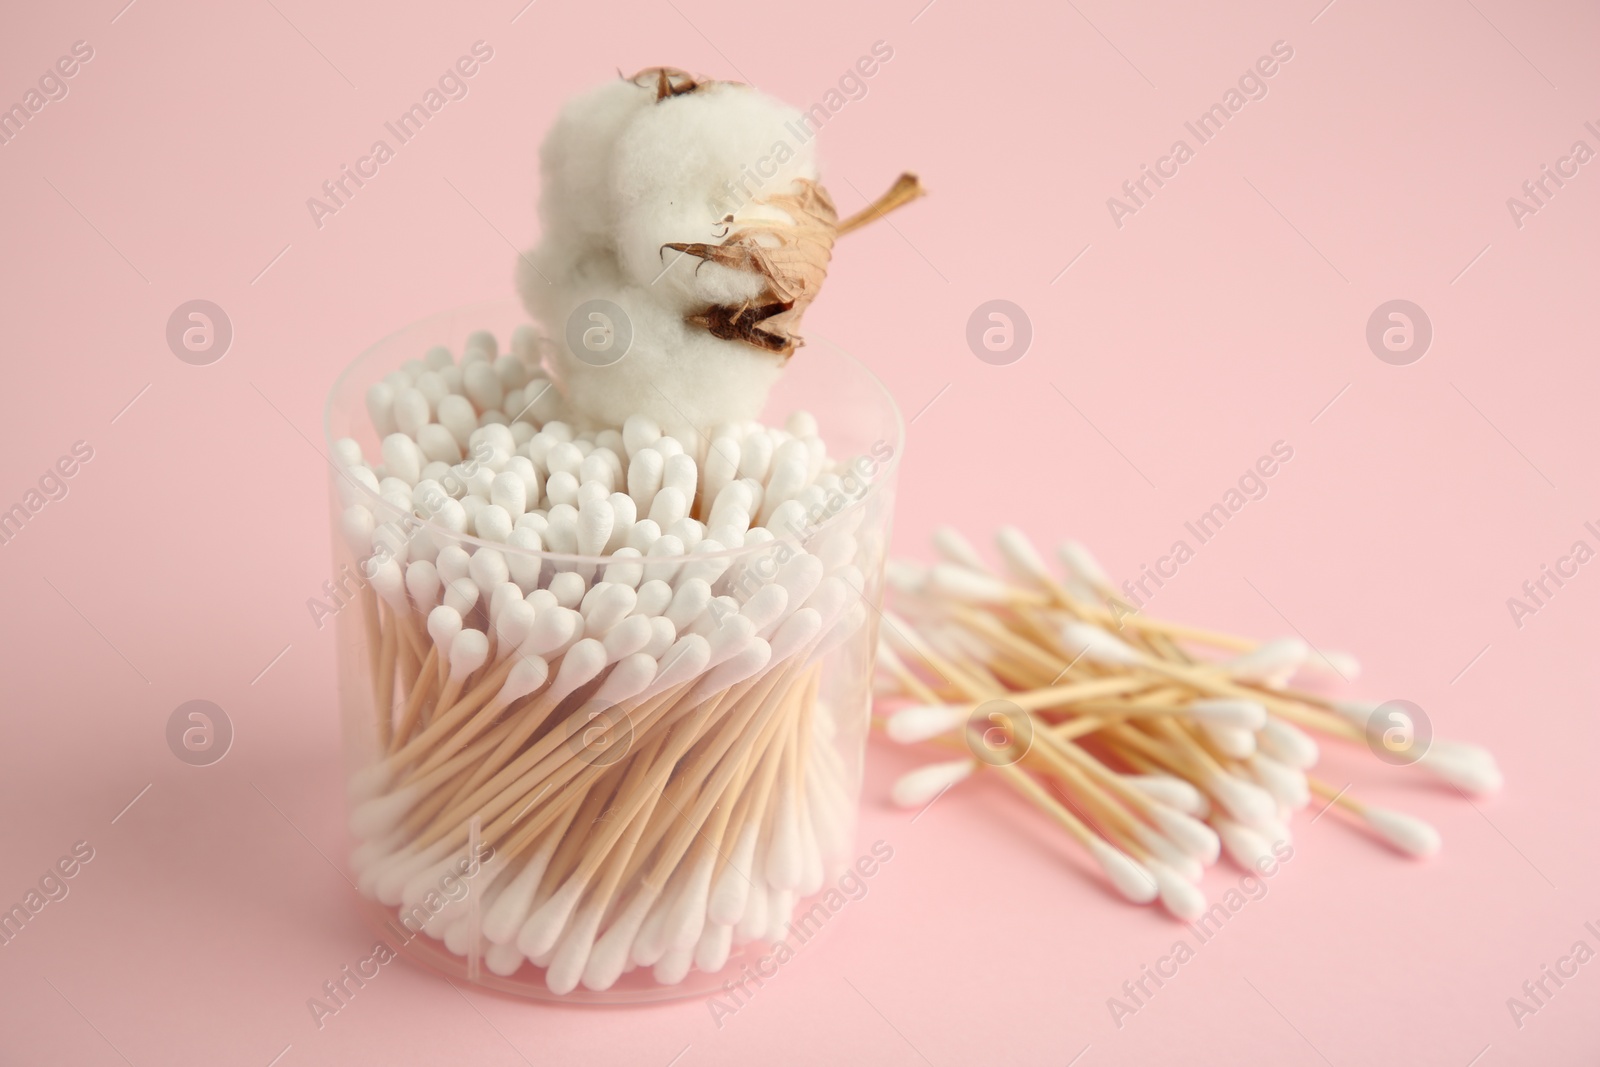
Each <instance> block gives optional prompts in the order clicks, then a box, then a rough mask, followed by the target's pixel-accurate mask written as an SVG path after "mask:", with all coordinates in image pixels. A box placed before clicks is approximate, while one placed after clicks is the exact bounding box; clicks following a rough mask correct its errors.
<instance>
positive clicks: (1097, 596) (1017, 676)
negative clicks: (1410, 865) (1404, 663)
mask: <svg viewBox="0 0 1600 1067" xmlns="http://www.w3.org/2000/svg"><path fill="white" fill-rule="evenodd" d="M997 540H998V547H999V551H1000V555H1001V557H1002V558H1003V559H1004V562H1005V567H1004V570H1003V571H1002V572H997V571H996V570H994V569H992V568H991V567H990V566H989V565H988V564H987V563H986V562H985V560H984V559H983V558H982V557H981V556H980V555H979V554H978V553H977V552H976V551H975V550H974V549H973V548H972V546H971V545H970V544H969V543H968V542H967V541H966V540H965V539H963V538H962V537H961V536H960V535H959V534H958V533H956V532H955V531H954V530H951V529H948V528H946V529H942V530H940V531H939V532H938V533H937V534H936V536H935V545H936V547H937V549H938V551H939V553H940V555H941V557H942V562H939V563H937V564H935V565H933V566H931V567H920V566H916V565H909V564H903V563H894V564H891V568H890V584H891V587H892V589H893V590H894V606H895V609H896V612H897V614H889V615H886V616H885V625H884V626H883V627H882V628H881V630H880V642H881V644H880V649H879V659H878V669H879V677H880V685H879V692H880V694H883V695H888V696H891V697H902V698H907V699H909V700H911V701H914V702H916V703H913V704H911V705H909V706H904V707H901V708H899V710H897V711H895V712H894V713H893V714H892V715H890V716H889V717H888V718H887V719H886V720H885V721H884V723H883V725H884V728H885V730H886V732H887V733H888V735H889V736H890V737H891V738H892V739H894V740H896V741H899V742H902V743H905V744H915V743H921V742H928V741H931V742H937V743H943V744H946V745H950V746H954V747H957V748H961V749H963V750H964V752H965V753H966V754H965V755H964V756H963V757H962V758H959V759H955V760H949V761H941V762H937V763H933V764H929V765H927V766H925V767H922V768H920V769H918V770H916V771H913V772H911V773H910V774H908V775H906V776H905V777H903V778H902V779H901V780H900V781H899V782H898V783H896V785H895V788H894V797H895V800H896V801H897V802H898V803H900V804H902V805H904V806H907V807H920V806H922V805H925V804H928V803H930V802H931V801H932V800H933V799H934V798H935V797H937V796H939V795H940V794H942V793H943V792H944V791H945V790H947V789H949V788H951V787H952V786H953V785H955V784H956V783H958V782H960V781H962V780H963V779H965V778H966V777H968V776H969V775H971V774H972V773H973V772H974V771H976V770H979V769H984V770H992V771H993V772H994V773H995V774H998V775H1000V776H1001V777H1003V778H1004V779H1005V780H1006V781H1007V782H1008V783H1009V784H1010V785H1011V786H1013V787H1014V788H1015V789H1016V790H1017V791H1018V792H1020V793H1021V794H1022V795H1023V796H1025V797H1026V798H1027V799H1028V800H1029V801H1030V802H1032V803H1033V804H1035V805H1037V806H1038V807H1039V808H1040V809H1042V810H1043V811H1044V812H1046V813H1047V814H1048V815H1049V816H1050V817H1051V818H1052V819H1054V820H1055V821H1056V822H1057V823H1058V824H1060V825H1061V826H1062V827H1063V828H1064V829H1065V830H1066V831H1067V832H1068V833H1069V834H1070V835H1071V836H1072V837H1073V838H1074V839H1075V840H1076V841H1078V843H1079V844H1081V845H1082V846H1083V847H1084V848H1085V849H1087V850H1088V851H1089V852H1090V854H1091V855H1092V856H1093V857H1094V859H1095V860H1096V862H1097V863H1098V864H1099V866H1100V867H1101V868H1102V870H1103V871H1104V872H1105V874H1106V875H1107V877H1108V879H1109V880H1110V881H1111V883H1112V884H1113V886H1114V887H1115V888H1116V889H1117V890H1118V891H1119V892H1120V893H1121V894H1122V895H1123V896H1125V897H1126V898H1128V899H1129V900H1132V901H1134V902H1136V903H1149V902H1151V901H1154V900H1156V899H1159V900H1160V901H1161V902H1162V904H1163V905H1164V906H1165V907H1166V908H1167V909H1168V910H1169V911H1170V912H1172V914H1174V915H1176V916H1178V917H1180V918H1184V919H1193V918H1195V917H1196V916H1198V915H1199V914H1200V913H1201V912H1203V911H1204V909H1205V906H1206V901H1205V897H1204V896H1203V894H1202V893H1201V891H1200V890H1199V888H1198V887H1197V886H1196V884H1195V883H1196V882H1197V881H1198V880H1199V879H1200V877H1201V875H1202V874H1203V871H1204V869H1205V867H1207V866H1209V865H1210V864H1212V863H1215V862H1216V861H1217V859H1218V857H1219V856H1220V855H1221V854H1222V853H1223V852H1226V853H1227V854H1228V856H1229V858H1230V859H1232V860H1233V861H1234V862H1235V863H1237V864H1238V865H1239V866H1241V867H1243V868H1245V869H1247V870H1248V869H1252V868H1256V867H1258V865H1260V864H1263V863H1265V862H1267V861H1268V860H1269V858H1270V856H1271V854H1272V850H1273V846H1274V845H1279V846H1280V847H1281V844H1282V843H1286V842H1287V841H1288V840H1289V829H1288V821H1289V817H1290V814H1291V813H1292V812H1293V811H1294V810H1296V809H1299V808H1303V807H1305V806H1306V805H1307V804H1308V803H1309V802H1310V799H1311V796H1312V794H1318V795H1320V796H1322V797H1324V798H1326V801H1325V803H1326V806H1327V807H1331V808H1333V809H1335V810H1338V811H1340V812H1343V813H1344V814H1345V815H1347V816H1349V817H1350V818H1351V819H1353V820H1354V821H1356V822H1357V823H1360V824H1363V825H1365V826H1366V827H1367V828H1368V829H1369V830H1370V831H1371V832H1373V833H1375V834H1376V835H1378V836H1379V837H1380V838H1382V839H1383V840H1385V841H1386V842H1387V843H1389V844H1390V845H1391V846H1393V847H1394V848H1396V849H1398V850H1399V851H1401V852H1403V853H1406V854H1408V855H1412V856H1426V855H1429V854H1431V853H1433V852H1435V851H1437V849H1438V847H1439V836H1438V834H1437V833H1436V832H1435V831H1434V830H1433V828H1432V827H1430V826H1428V825H1427V824H1426V823H1424V822H1422V821H1420V820H1418V819H1416V818H1414V817H1412V816H1409V815H1406V814H1403V813H1400V812H1396V811H1391V810H1388V809H1385V808H1380V807H1376V806H1373V805H1370V804H1366V803H1363V802H1361V801H1360V800H1358V799H1356V798H1355V797H1353V796H1352V795H1351V794H1350V791H1349V790H1348V789H1347V788H1337V787H1335V786H1333V785H1331V784H1329V783H1327V782H1324V781H1321V780H1319V779H1317V778H1315V777H1312V776H1311V775H1309V774H1308V773H1307V771H1308V770H1309V769H1310V768H1311V767H1313V766H1314V765H1315V764H1316V762H1317V758H1318V754H1319V747H1318V743H1317V741H1316V740H1314V739H1313V737H1312V734H1313V733H1315V734H1320V735H1322V736H1323V737H1325V738H1330V739H1335V740H1337V741H1342V742H1351V743H1354V744H1358V745H1361V744H1367V743H1371V744H1373V745H1374V746H1379V747H1375V748H1374V751H1381V752H1382V753H1386V754H1388V755H1389V756H1390V757H1391V758H1389V760H1388V761H1389V762H1392V763H1410V764H1414V765H1416V766H1417V767H1419V768H1421V769H1422V770H1425V771H1428V772H1431V773H1432V774H1434V775H1435V776H1436V777H1437V778H1439V779H1440V780H1442V781H1443V782H1445V783H1448V784H1450V785H1453V786H1455V787H1457V788H1459V789H1461V790H1463V791H1465V792H1473V793H1483V792H1488V791H1491V790H1493V789H1496V788H1498V787H1499V784H1500V774H1499V771H1498V769H1497V768H1496V767H1495V764H1494V761H1493V759H1492V757H1491V756H1490V755H1489V754H1488V753H1487V752H1486V751H1484V750H1483V749H1480V748H1478V747H1476V746H1473V745H1466V744H1461V743H1456V742H1447V741H1443V740H1438V739H1429V738H1427V737H1424V736H1419V735H1417V733H1416V732H1415V728H1416V724H1415V723H1412V722H1410V721H1409V720H1406V716H1405V712H1404V711H1403V710H1401V709H1398V708H1395V707H1391V706H1389V705H1378V704H1373V703H1369V702H1363V701H1349V700H1336V699H1332V698H1329V697H1326V696H1323V695H1321V694H1320V693H1317V692H1313V691H1309V690H1306V689H1302V688H1292V687H1291V686H1290V684H1289V682H1290V680H1291V679H1292V677H1293V676H1294V675H1295V674H1297V673H1298V672H1301V671H1305V670H1308V669H1315V668H1316V667H1317V666H1318V665H1320V666H1321V667H1322V668H1324V669H1325V670H1326V671H1328V672H1330V673H1334V674H1339V675H1343V676H1350V675H1353V674H1354V673H1355V671H1356V669H1357V668H1356V664H1355V660H1354V658H1353V657H1350V656H1348V655H1345V654H1342V653H1334V652H1330V653H1327V654H1326V655H1324V654H1322V653H1319V652H1315V651H1313V650H1311V649H1310V648H1308V647H1307V645H1306V644H1305V642H1304V641H1301V640H1298V639H1293V638H1290V639H1277V640H1273V641H1267V642H1257V641H1253V640H1250V639H1247V638H1241V637H1237V636H1234V635H1230V634H1224V633H1219V632H1216V631H1212V630H1207V629H1204V628H1200V627H1194V626H1187V625H1183V624H1180V623H1173V622H1169V621H1166V620H1161V619H1157V618H1153V617H1151V616H1149V615H1147V614H1145V613H1143V612H1141V611H1139V610H1137V609H1135V608H1134V606H1133V605H1131V604H1129V603H1128V602H1127V601H1126V600H1125V599H1124V598H1123V597H1122V596H1121V595H1120V594H1119V593H1117V592H1116V591H1115V589H1114V588H1113V587H1112V585H1111V582H1110V581H1109V580H1108V579H1107V578H1106V576H1105V574H1104V572H1103V571H1102V570H1101V569H1100V567H1099V565H1098V564H1097V563H1096V562H1095V561H1094V559H1093V557H1092V556H1090V555H1089V553H1088V552H1087V550H1085V549H1084V548H1083V547H1082V546H1081V545H1078V544H1076V543H1071V542H1069V543H1067V544H1065V545H1063V546H1061V549H1060V552H1059V555H1060V557H1061V560H1062V563H1063V565H1064V566H1063V568H1062V571H1061V573H1060V574H1059V575H1058V574H1057V573H1056V572H1054V571H1052V569H1051V568H1050V567H1048V566H1047V565H1046V564H1045V563H1044V561H1043V559H1042V557H1041V556H1040V554H1039V553H1038V552H1037V550H1036V549H1035V548H1034V547H1033V545H1032V544H1031V543H1030V542H1029V541H1028V539H1027V538H1026V537H1025V536H1024V535H1023V534H1022V533H1021V532H1020V531H1018V530H1016V529H1014V528H1007V529H1004V530H1002V531H1001V532H1000V534H999V536H998V539H997ZM1217 653H1222V654H1223V656H1222V657H1220V658H1219V657H1218V656H1217ZM1401 720H1404V721H1401ZM1408 728H1409V729H1408ZM1396 738H1399V739H1400V741H1401V742H1403V743H1397V742H1396Z"/></svg>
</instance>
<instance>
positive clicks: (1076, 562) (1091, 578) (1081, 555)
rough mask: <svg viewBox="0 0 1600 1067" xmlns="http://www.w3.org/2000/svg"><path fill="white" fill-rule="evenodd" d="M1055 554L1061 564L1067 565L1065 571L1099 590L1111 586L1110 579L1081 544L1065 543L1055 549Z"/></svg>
mask: <svg viewBox="0 0 1600 1067" xmlns="http://www.w3.org/2000/svg"><path fill="white" fill-rule="evenodd" d="M1056 554H1057V555H1058V556H1060V557H1061V562H1062V563H1065V564H1066V565H1067V569H1068V570H1070V571H1072V573H1073V574H1075V575H1076V576H1077V577H1079V578H1081V579H1082V580H1083V581H1085V582H1087V583H1089V584H1090V585H1092V586H1096V587H1097V588H1100V589H1106V588H1109V587H1110V586H1111V579H1110V578H1107V577H1106V572H1105V571H1103V570H1101V568H1100V563H1099V561H1098V560H1096V559H1095V558H1094V555H1093V554H1092V553H1091V552H1090V551H1089V550H1088V549H1087V548H1085V547H1084V546H1083V545H1082V544H1081V543H1079V542H1077V541H1066V542H1064V543H1063V544H1062V545H1061V547H1060V548H1058V549H1056Z"/></svg>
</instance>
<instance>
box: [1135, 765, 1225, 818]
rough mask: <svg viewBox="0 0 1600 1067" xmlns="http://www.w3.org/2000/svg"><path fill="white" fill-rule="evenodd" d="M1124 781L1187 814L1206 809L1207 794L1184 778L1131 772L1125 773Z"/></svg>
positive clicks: (1197, 812) (1198, 812) (1194, 813)
mask: <svg viewBox="0 0 1600 1067" xmlns="http://www.w3.org/2000/svg"><path fill="white" fill-rule="evenodd" d="M1123 781H1125V782H1127V783H1128V784H1129V785H1131V786H1133V787H1134V788H1135V789H1137V790H1139V791H1140V792H1141V793H1144V794H1145V795H1146V796H1148V797H1150V798H1152V799H1154V800H1159V801H1160V802H1161V803H1163V804H1166V805H1169V806H1170V807H1174V808H1177V809H1178V810H1179V811H1181V812H1183V813H1184V814H1186V815H1199V814H1201V813H1202V812H1203V811H1204V810H1205V807H1206V798H1205V796H1204V795H1203V794H1201V792H1200V790H1198V789H1196V788H1195V787H1194V786H1192V785H1190V784H1189V783H1188V782H1186V781H1184V780H1183V779H1182V778H1174V777H1173V776H1172V775H1170V774H1130V775H1125V776H1124V777H1123Z"/></svg>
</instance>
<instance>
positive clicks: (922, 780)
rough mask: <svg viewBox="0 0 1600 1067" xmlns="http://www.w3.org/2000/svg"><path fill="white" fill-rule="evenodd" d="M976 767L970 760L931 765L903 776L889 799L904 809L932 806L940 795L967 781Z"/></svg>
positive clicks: (890, 793) (895, 785)
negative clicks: (964, 780) (958, 783)
mask: <svg viewBox="0 0 1600 1067" xmlns="http://www.w3.org/2000/svg"><path fill="white" fill-rule="evenodd" d="M976 767H977V763H975V762H974V761H972V760H969V759H959V760H951V761H949V762H948V763H930V764H928V765H927V766H926V767H919V768H917V769H916V770H914V771H912V772H911V773H910V774H905V775H902V776H901V777H900V780H899V781H897V782H895V783H894V787H893V788H892V789H891V790H890V791H889V798H890V799H891V800H893V801H894V802H895V804H896V805H897V806H899V807H902V808H920V807H923V806H924V805H926V804H931V803H932V802H933V799H934V798H935V797H937V796H938V795H939V794H940V793H943V792H944V791H945V790H946V789H949V788H950V787H951V786H953V785H955V784H956V783H957V782H960V781H962V780H963V779H965V778H966V777H967V776H968V775H970V774H971V773H972V772H973V770H974V769H975V768H976Z"/></svg>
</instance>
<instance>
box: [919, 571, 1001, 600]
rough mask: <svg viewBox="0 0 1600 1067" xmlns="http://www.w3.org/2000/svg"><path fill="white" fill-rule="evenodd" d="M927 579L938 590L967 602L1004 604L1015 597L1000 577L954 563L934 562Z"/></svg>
mask: <svg viewBox="0 0 1600 1067" xmlns="http://www.w3.org/2000/svg"><path fill="white" fill-rule="evenodd" d="M928 579H929V583H930V584H931V585H932V587H933V588H934V589H935V590H937V591H938V592H940V593H943V594H944V595H945V596H948V597H950V598H951V599H953V600H959V601H962V602H964V603H968V604H1006V603H1010V602H1011V601H1012V600H1014V599H1015V598H1016V593H1015V591H1013V590H1012V588H1011V587H1010V586H1008V585H1007V584H1006V583H1005V582H1003V581H1001V580H1000V579H998V578H995V577H993V576H991V575H988V574H982V573H980V572H978V571H975V570H971V569H970V568H967V567H962V566H959V565H957V564H954V563H935V564H934V565H933V568H932V569H931V570H930V571H929V572H928Z"/></svg>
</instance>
